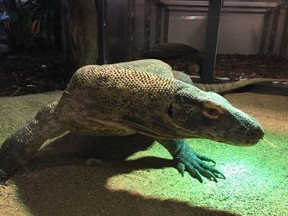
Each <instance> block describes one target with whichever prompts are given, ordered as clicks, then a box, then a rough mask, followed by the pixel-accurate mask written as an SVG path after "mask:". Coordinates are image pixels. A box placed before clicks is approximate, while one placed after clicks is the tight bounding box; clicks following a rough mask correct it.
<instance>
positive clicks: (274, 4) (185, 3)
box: [161, 0, 279, 8]
mask: <svg viewBox="0 0 288 216" xmlns="http://www.w3.org/2000/svg"><path fill="white" fill-rule="evenodd" d="M161 2H162V3H163V4H165V5H166V6H167V7H170V6H193V7H195V6H198V7H208V6H209V2H210V1H191V0H188V1H178V0H175V1H169V0H168V1H167V0H162V1H161ZM278 5H279V4H278V3H277V2H248V1H246V2H227V1H225V2H224V3H223V7H256V8H274V7H277V6H278Z"/></svg>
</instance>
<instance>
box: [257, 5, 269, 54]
mask: <svg viewBox="0 0 288 216" xmlns="http://www.w3.org/2000/svg"><path fill="white" fill-rule="evenodd" d="M270 18H271V11H268V12H267V13H266V14H265V16H264V25H263V30H262V36H261V44H260V48H259V54H264V53H265V45H266V39H267V34H268V26H269V21H270Z"/></svg>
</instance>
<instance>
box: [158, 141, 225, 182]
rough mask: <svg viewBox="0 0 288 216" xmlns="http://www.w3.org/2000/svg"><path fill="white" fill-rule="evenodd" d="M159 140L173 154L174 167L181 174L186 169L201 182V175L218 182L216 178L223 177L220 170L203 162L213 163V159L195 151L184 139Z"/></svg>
mask: <svg viewBox="0 0 288 216" xmlns="http://www.w3.org/2000/svg"><path fill="white" fill-rule="evenodd" d="M159 142H160V143H161V144H162V145H163V146H164V147H165V148H166V149H167V150H168V151H169V152H170V154H171V155H172V156H173V158H174V160H175V162H176V163H177V164H176V168H177V170H178V171H179V172H180V174H181V175H182V176H184V172H185V171H187V172H188V173H189V174H190V175H191V176H192V177H194V178H196V179H197V180H198V181H199V182H201V183H202V182H203V179H202V177H201V176H204V177H206V178H207V179H209V180H211V181H214V182H218V180H217V178H220V179H225V176H224V175H223V174H222V173H221V172H220V171H218V170H217V169H215V168H214V167H212V166H209V165H208V164H206V163H205V162H204V161H208V162H212V163H214V165H215V161H213V160H211V159H210V158H208V157H206V156H203V155H200V154H197V153H195V152H194V151H193V150H192V149H191V148H190V147H189V146H188V145H187V144H186V143H185V141H184V140H161V141H159Z"/></svg>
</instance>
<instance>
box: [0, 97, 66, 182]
mask: <svg viewBox="0 0 288 216" xmlns="http://www.w3.org/2000/svg"><path fill="white" fill-rule="evenodd" d="M56 107H57V103H56V102H55V103H52V104H50V105H48V106H46V107H44V108H42V109H41V110H40V111H39V112H38V113H37V115H36V116H35V118H33V119H32V120H30V121H29V122H27V124H26V125H24V126H23V127H22V128H20V129H19V130H18V131H16V132H15V133H14V134H12V135H11V136H10V137H9V138H8V139H7V140H5V142H4V143H3V144H2V146H1V148H0V182H2V183H3V182H5V181H6V180H7V179H8V177H9V176H10V175H11V174H13V172H14V171H16V170H17V169H18V168H19V167H20V166H23V165H24V164H26V163H27V162H29V161H30V159H31V158H32V157H33V155H34V154H35V153H36V152H37V151H38V150H39V148H40V147H41V146H42V144H43V143H44V142H45V141H46V140H47V139H50V138H53V137H56V136H59V135H61V134H63V133H64V132H65V130H64V129H63V128H62V127H61V125H60V124H59V121H58V118H57V117H56V116H58V115H55V110H56Z"/></svg>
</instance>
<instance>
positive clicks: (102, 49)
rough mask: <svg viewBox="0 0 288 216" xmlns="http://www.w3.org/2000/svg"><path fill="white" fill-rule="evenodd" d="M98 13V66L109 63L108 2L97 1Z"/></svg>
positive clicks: (103, 0)
mask: <svg viewBox="0 0 288 216" xmlns="http://www.w3.org/2000/svg"><path fill="white" fill-rule="evenodd" d="M95 5H96V7H97V11H98V64H99V65H102V64H106V63H107V29H106V20H107V17H106V16H107V2H106V0H95Z"/></svg>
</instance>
